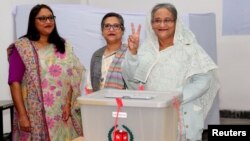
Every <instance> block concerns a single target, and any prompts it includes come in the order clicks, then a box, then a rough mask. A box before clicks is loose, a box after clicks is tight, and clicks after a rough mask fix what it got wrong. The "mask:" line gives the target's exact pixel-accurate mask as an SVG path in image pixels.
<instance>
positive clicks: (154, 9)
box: [151, 3, 178, 21]
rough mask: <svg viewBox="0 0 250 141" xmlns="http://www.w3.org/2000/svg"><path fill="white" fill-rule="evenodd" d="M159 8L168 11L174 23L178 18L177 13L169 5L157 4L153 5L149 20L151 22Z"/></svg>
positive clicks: (173, 7) (172, 6)
mask: <svg viewBox="0 0 250 141" xmlns="http://www.w3.org/2000/svg"><path fill="white" fill-rule="evenodd" d="M160 8H165V9H167V10H169V11H170V12H171V13H172V15H173V17H174V20H175V21H176V19H177V16H178V15H177V14H178V12H177V10H176V8H175V6H174V5H173V4H171V3H159V4H157V5H155V6H154V7H153V9H152V11H151V20H153V18H154V14H155V12H156V11H157V10H158V9H160Z"/></svg>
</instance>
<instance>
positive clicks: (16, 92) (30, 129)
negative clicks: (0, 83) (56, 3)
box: [8, 4, 85, 141]
mask: <svg viewBox="0 0 250 141" xmlns="http://www.w3.org/2000/svg"><path fill="white" fill-rule="evenodd" d="M10 48H11V49H10ZM9 51H10V52H9V54H8V55H9V82H8V83H9V85H10V90H11V95H12V99H13V102H14V105H15V113H14V123H13V124H14V125H13V131H12V133H13V136H12V138H13V141H17V140H18V141H19V140H21V141H30V140H34V141H66V140H72V139H73V138H76V137H78V136H82V135H83V133H82V127H81V117H80V110H79V106H78V105H77V103H76V98H77V97H78V96H79V95H80V84H81V82H82V76H83V73H84V70H85V69H84V67H83V65H82V64H81V63H80V61H79V60H78V58H77V57H76V56H75V54H74V52H73V48H72V46H71V45H70V44H69V43H67V42H66V41H65V40H64V39H63V38H61V37H60V36H59V34H58V32H57V29H56V23H55V16H54V14H53V12H52V10H51V8H50V7H48V6H47V5H44V4H38V5H36V6H34V7H33V8H32V10H31V12H30V15H29V25H28V31H27V34H26V35H24V36H23V37H21V38H20V39H18V40H16V41H15V42H14V43H13V44H12V45H11V46H10V47H9Z"/></svg>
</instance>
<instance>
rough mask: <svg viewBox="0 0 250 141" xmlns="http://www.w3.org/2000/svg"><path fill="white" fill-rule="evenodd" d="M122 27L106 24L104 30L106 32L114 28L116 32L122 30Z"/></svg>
mask: <svg viewBox="0 0 250 141" xmlns="http://www.w3.org/2000/svg"><path fill="white" fill-rule="evenodd" d="M121 27H122V25H120V24H113V25H112V24H104V26H103V29H105V30H110V29H111V28H113V29H114V30H120V29H121Z"/></svg>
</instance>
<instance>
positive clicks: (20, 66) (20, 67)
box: [8, 47, 25, 84]
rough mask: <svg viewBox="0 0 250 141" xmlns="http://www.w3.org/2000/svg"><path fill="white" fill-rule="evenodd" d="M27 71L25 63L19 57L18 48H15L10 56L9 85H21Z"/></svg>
mask: <svg viewBox="0 0 250 141" xmlns="http://www.w3.org/2000/svg"><path fill="white" fill-rule="evenodd" d="M24 71H25V66H24V63H23V61H22V59H21V56H20V55H19V53H18V51H17V49H16V47H13V49H12V52H11V54H10V56H9V80H8V83H9V84H11V83H13V82H19V83H21V81H22V79H23V75H24Z"/></svg>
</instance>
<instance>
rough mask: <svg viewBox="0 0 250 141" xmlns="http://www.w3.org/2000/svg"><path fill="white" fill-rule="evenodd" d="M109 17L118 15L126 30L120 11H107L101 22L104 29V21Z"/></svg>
mask: <svg viewBox="0 0 250 141" xmlns="http://www.w3.org/2000/svg"><path fill="white" fill-rule="evenodd" d="M109 17H116V18H117V19H118V20H119V22H120V24H121V30H122V31H124V30H125V27H124V20H123V18H122V16H121V15H120V14H118V13H115V12H110V13H107V14H106V15H104V17H103V18H102V22H101V29H102V30H103V27H104V21H105V20H106V19H107V18H109Z"/></svg>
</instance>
